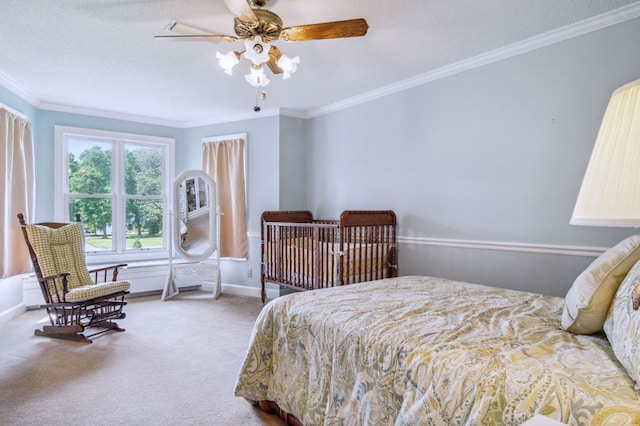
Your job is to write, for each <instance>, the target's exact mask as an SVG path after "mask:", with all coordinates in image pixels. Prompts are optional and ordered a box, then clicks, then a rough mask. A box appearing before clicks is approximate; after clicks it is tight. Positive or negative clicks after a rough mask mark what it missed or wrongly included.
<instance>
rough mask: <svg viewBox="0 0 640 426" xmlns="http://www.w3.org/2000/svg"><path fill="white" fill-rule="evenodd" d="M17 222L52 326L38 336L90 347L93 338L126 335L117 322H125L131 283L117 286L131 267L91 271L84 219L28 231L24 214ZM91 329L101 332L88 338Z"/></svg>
mask: <svg viewBox="0 0 640 426" xmlns="http://www.w3.org/2000/svg"><path fill="white" fill-rule="evenodd" d="M18 219H19V220H20V225H21V226H22V234H23V235H24V239H25V241H26V243H27V247H28V248H29V254H30V255H31V260H32V262H33V267H34V269H35V272H36V276H37V278H38V282H39V283H40V289H41V290H42V295H43V296H44V300H45V304H44V305H42V307H44V308H46V310H47V314H48V316H49V321H50V323H51V325H45V326H44V327H42V330H38V329H36V330H35V335H36V336H47V337H54V338H57V339H67V340H74V341H78V342H85V343H91V339H90V337H92V336H96V335H98V334H102V333H106V332H108V331H124V328H120V327H118V325H117V324H116V323H115V322H114V321H113V320H116V319H122V318H124V317H125V313H124V312H123V311H122V308H123V307H124V305H126V304H127V302H125V301H124V298H125V295H126V294H128V293H129V291H128V290H129V287H130V286H131V283H130V282H129V281H122V280H120V281H118V269H119V268H123V267H125V266H127V265H126V264H119V265H113V266H108V267H103V268H99V269H94V270H88V269H87V265H86V260H85V253H84V228H83V225H82V223H81V222H80V215H76V220H77V222H76V223H56V222H46V223H37V224H31V225H28V224H26V223H25V221H24V216H23V215H22V213H18ZM110 271H111V274H109V272H110ZM109 275H111V277H110V281H107V279H108V278H109ZM88 327H91V328H96V329H98V330H97V331H95V330H94V332H93V333H92V334H88V335H85V333H84V332H85V329H86V328H88Z"/></svg>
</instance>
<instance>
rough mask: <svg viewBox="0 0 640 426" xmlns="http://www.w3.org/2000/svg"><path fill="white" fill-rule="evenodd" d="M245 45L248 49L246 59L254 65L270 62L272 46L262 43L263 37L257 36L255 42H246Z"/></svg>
mask: <svg viewBox="0 0 640 426" xmlns="http://www.w3.org/2000/svg"><path fill="white" fill-rule="evenodd" d="M244 45H245V47H246V51H245V52H244V57H245V58H247V59H248V60H250V61H251V62H253V64H254V65H260V64H263V63H265V62H267V61H268V60H269V49H271V44H270V43H266V42H264V41H262V37H260V36H256V37H255V38H254V39H253V40H245V41H244Z"/></svg>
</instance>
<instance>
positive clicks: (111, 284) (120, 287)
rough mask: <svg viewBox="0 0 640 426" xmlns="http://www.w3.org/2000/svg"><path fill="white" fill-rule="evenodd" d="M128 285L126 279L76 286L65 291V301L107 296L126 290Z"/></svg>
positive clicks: (81, 300)
mask: <svg viewBox="0 0 640 426" xmlns="http://www.w3.org/2000/svg"><path fill="white" fill-rule="evenodd" d="M129 287H131V283H130V282H129V281H126V280H123V281H108V282H104V283H100V284H92V285H85V286H82V287H76V288H74V289H73V290H71V291H70V292H68V293H67V302H83V301H85V300H90V299H94V298H96V297H101V296H108V295H110V294H114V293H118V292H120V291H127V290H129Z"/></svg>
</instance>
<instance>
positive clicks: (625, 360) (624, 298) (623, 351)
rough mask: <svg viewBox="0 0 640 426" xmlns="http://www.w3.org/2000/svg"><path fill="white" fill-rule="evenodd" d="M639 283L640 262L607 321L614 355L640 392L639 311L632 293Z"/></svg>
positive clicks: (632, 270) (621, 290) (608, 336)
mask: <svg viewBox="0 0 640 426" xmlns="http://www.w3.org/2000/svg"><path fill="white" fill-rule="evenodd" d="M639 284H640V262H638V263H636V264H635V266H634V267H633V268H632V269H631V271H630V272H629V274H628V275H627V277H626V278H625V279H624V281H623V282H622V284H621V285H620V288H619V289H618V292H617V293H616V296H615V298H614V299H613V303H612V304H611V307H610V308H609V312H608V314H607V318H606V320H605V322H604V332H605V334H606V335H607V338H608V339H609V343H611V349H613V353H614V354H615V355H616V358H618V361H620V364H622V365H623V366H624V368H625V369H626V370H627V374H629V377H631V379H633V381H635V382H636V390H637V391H640V311H636V310H634V309H633V297H632V296H633V293H634V290H636V287H638V286H639ZM636 293H637V291H636Z"/></svg>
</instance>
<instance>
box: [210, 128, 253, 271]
mask: <svg viewBox="0 0 640 426" xmlns="http://www.w3.org/2000/svg"><path fill="white" fill-rule="evenodd" d="M202 170H204V171H205V173H207V174H209V176H211V177H212V178H213V180H214V181H215V182H216V194H217V203H218V208H219V209H220V212H221V213H222V216H220V257H227V258H237V259H246V258H248V256H249V239H248V237H247V196H246V182H245V140H244V139H229V140H218V141H215V142H204V143H203V144H202Z"/></svg>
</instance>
